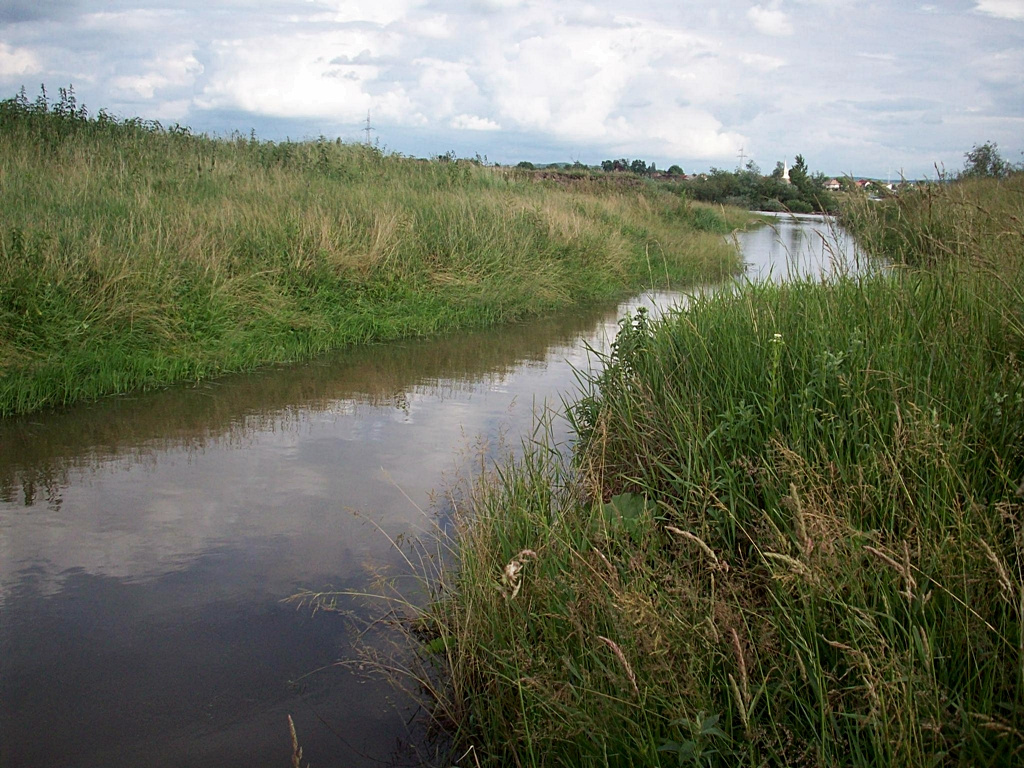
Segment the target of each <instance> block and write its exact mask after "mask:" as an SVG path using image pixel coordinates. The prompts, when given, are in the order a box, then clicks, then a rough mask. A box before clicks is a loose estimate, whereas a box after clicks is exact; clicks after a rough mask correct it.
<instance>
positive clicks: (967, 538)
mask: <svg viewBox="0 0 1024 768" xmlns="http://www.w3.org/2000/svg"><path fill="white" fill-rule="evenodd" d="M1022 182H1024V180H1022V179H1021V177H1019V176H1018V177H1017V178H1015V179H1012V180H1011V181H1009V182H1003V185H1002V186H999V187H996V186H994V185H986V184H979V185H977V186H971V187H954V188H952V189H948V190H941V191H935V190H930V191H926V192H924V193H921V196H920V197H918V198H914V199H903V200H900V201H891V202H889V203H886V204H884V205H883V207H875V208H871V207H870V206H871V205H873V204H870V203H865V206H866V207H865V208H864V209H862V210H859V211H856V212H855V215H854V217H853V221H854V227H855V229H856V231H857V234H858V236H859V237H860V238H861V240H862V242H864V243H866V244H868V245H869V247H872V248H874V249H875V251H876V253H880V254H884V255H886V256H888V257H890V258H892V259H895V260H896V262H897V263H896V264H895V265H894V268H893V269H891V270H889V271H888V272H887V273H885V274H882V275H874V276H870V277H865V276H848V277H840V278H838V279H835V280H833V281H831V282H830V283H828V284H816V283H812V282H810V281H797V282H793V283H790V284H787V285H773V284H759V285H751V286H749V287H747V288H746V289H744V290H742V291H740V292H739V293H737V294H725V293H721V294H716V295H713V296H706V297H703V298H700V299H697V300H696V301H695V302H694V303H693V304H692V305H691V306H690V307H689V308H688V309H687V310H685V311H684V312H681V313H679V314H677V315H675V316H672V317H669V318H667V319H666V320H664V321H662V322H659V323H652V322H651V321H650V320H649V319H648V318H647V317H646V316H645V315H643V314H640V315H637V316H635V317H633V318H629V319H628V320H626V321H625V322H624V323H623V325H622V327H621V329H620V333H619V336H618V338H617V340H616V343H615V347H614V350H613V352H612V354H611V355H610V357H609V359H608V361H607V366H606V368H605V369H604V370H603V371H602V372H599V373H594V374H592V375H590V376H588V377H586V378H585V379H584V381H583V382H582V390H581V392H580V393H579V395H578V397H577V399H576V401H575V402H574V403H572V404H571V405H570V408H569V413H570V418H571V420H572V423H573V426H574V428H575V431H576V436H577V437H576V443H575V448H574V453H573V459H572V461H571V462H566V461H565V460H563V459H562V458H561V457H560V456H559V454H558V452H557V451H556V450H554V448H553V446H551V445H549V444H547V443H546V442H545V440H544V439H540V440H537V441H535V442H534V443H533V444H532V445H531V446H527V450H526V452H525V455H524V456H523V457H522V458H521V459H518V460H516V461H510V462H509V463H508V464H507V465H505V466H503V467H502V468H500V469H499V470H497V471H496V474H495V475H493V476H490V477H482V478H480V480H479V482H478V483H476V484H475V486H474V488H473V490H472V495H471V499H470V503H469V504H467V505H465V506H464V507H463V509H464V511H463V512H462V513H461V514H460V515H459V516H458V518H457V526H456V531H455V534H454V537H455V543H454V545H453V551H454V552H455V553H456V556H455V559H454V562H452V563H450V564H449V565H448V566H446V567H442V568H440V569H439V570H438V571H436V572H434V574H433V579H432V584H433V587H434V595H435V599H434V601H433V602H432V604H431V605H430V606H429V608H428V609H427V610H426V611H425V612H424V614H423V616H422V617H421V623H422V626H423V628H424V631H426V633H427V637H428V638H429V643H428V644H427V645H425V649H426V650H427V651H429V652H430V653H429V654H428V659H429V660H430V661H432V662H433V663H436V664H437V665H438V667H439V668H440V669H443V670H444V671H445V674H444V676H442V678H441V680H442V681H443V684H437V685H435V686H434V688H433V694H434V697H435V702H436V703H435V711H436V712H437V714H438V718H439V719H440V720H441V721H443V722H446V723H448V724H449V726H450V727H451V728H452V730H453V732H454V734H455V738H456V743H457V744H458V745H459V750H464V749H467V748H469V747H472V748H473V753H474V755H475V756H476V757H477V759H478V760H479V762H480V764H489V765H552V766H554V765H566V766H568V765H615V766H619V765H621V766H626V765H641V764H643V765H665V766H668V765H673V766H674V765H689V764H695V765H716V766H718V765H720V766H737V765H740V766H765V765H779V766H795V765H808V766H839V765H844V766H845V765H856V766H878V765H910V766H926V765H927V766H935V765H949V766H953V765H972V766H981V765H985V766H1009V765H1014V764H1020V763H1021V762H1024V632H1022V617H1024V616H1022V615H1024V498H1022V495H1024V485H1022V480H1024V439H1022V438H1024V377H1022V370H1021V362H1020V361H1021V354H1022V352H1024V323H1022V317H1024V302H1022V288H1024V258H1022V257H1024V227H1022V224H1021V220H1022V216H1024V197H1022V196H1021V192H1022V190H1024V183H1022ZM929 208H930V209H931V213H932V215H933V216H934V217H935V220H936V221H937V222H941V223H937V224H936V226H941V227H943V230H942V232H943V234H941V235H940V234H939V232H938V230H926V231H923V229H924V228H925V225H924V222H926V221H927V215H928V210H929ZM922 217H923V218H922ZM954 244H957V245H954ZM929 248H931V249H932V250H928V249H929ZM880 249H884V250H880ZM918 265H926V266H925V268H921V267H919V266H918Z"/></svg>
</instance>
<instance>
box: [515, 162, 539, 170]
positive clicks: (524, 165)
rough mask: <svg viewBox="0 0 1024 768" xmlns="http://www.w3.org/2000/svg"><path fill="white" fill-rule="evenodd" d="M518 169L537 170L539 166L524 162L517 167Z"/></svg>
mask: <svg viewBox="0 0 1024 768" xmlns="http://www.w3.org/2000/svg"><path fill="white" fill-rule="evenodd" d="M516 168H522V169H523V170H525V171H535V170H537V166H536V165H534V164H533V163H531V162H530V161H529V160H523V161H522V162H521V163H519V164H517V165H516Z"/></svg>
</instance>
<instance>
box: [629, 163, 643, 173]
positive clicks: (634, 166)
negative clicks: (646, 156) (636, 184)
mask: <svg viewBox="0 0 1024 768" xmlns="http://www.w3.org/2000/svg"><path fill="white" fill-rule="evenodd" d="M629 170H631V171H632V172H633V173H637V174H641V175H643V174H645V173H647V163H646V162H645V161H643V160H634V161H633V162H632V163H630V164H629Z"/></svg>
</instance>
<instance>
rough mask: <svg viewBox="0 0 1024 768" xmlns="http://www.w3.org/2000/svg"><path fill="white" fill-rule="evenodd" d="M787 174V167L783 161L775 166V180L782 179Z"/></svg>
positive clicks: (773, 176) (773, 174)
mask: <svg viewBox="0 0 1024 768" xmlns="http://www.w3.org/2000/svg"><path fill="white" fill-rule="evenodd" d="M785 173H786V165H785V163H783V162H782V161H781V160H779V162H777V163H776V164H775V170H774V171H772V178H773V179H781V178H782V176H783V174H785Z"/></svg>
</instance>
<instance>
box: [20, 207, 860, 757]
mask: <svg viewBox="0 0 1024 768" xmlns="http://www.w3.org/2000/svg"><path fill="white" fill-rule="evenodd" d="M822 229H825V228H824V227H823V225H822V222H821V220H800V221H796V220H790V219H782V220H780V221H779V223H778V225H777V227H776V230H777V233H776V232H774V231H773V230H771V229H762V230H757V231H754V232H751V233H745V234H742V235H740V236H739V241H740V245H741V247H742V249H743V252H744V254H745V256H746V258H747V259H748V260H749V261H750V262H751V266H750V269H749V272H748V274H749V275H750V276H751V278H752V279H779V278H780V276H782V275H783V274H785V270H784V269H783V268H782V267H783V265H784V264H785V262H786V261H787V259H788V260H789V262H791V263H793V262H796V263H798V264H800V265H802V266H800V267H799V269H810V270H812V271H813V270H817V269H821V258H820V256H821V249H820V244H821V243H822V242H828V241H827V240H826V241H823V240H822V238H821V237H820V236H819V235H817V234H815V232H816V231H818V230H822ZM826 237H828V235H826ZM831 247H832V248H833V249H835V248H836V247H837V246H836V245H833V246H831ZM838 247H839V248H843V247H844V245H843V244H842V243H840V244H839V246H838ZM815 264H817V265H818V266H814V265H815ZM772 265H774V267H773V266H772ZM681 298H682V297H681V296H680V295H679V294H675V293H653V294H644V295H643V296H640V297H638V298H636V299H634V300H632V301H630V302H625V303H623V304H620V305H619V306H616V307H606V308H599V309H594V310H590V311H585V312H576V313H572V314H567V315H562V316H558V317H554V318H548V319H545V320H541V321H537V322H534V323H529V324H524V325H519V326H515V327H512V328H507V329H500V330H495V331H491V332H486V333H477V334H470V335H463V336H459V337H457V338H451V339H441V340H435V341H428V342H417V343H409V344H395V345H388V346H377V347H369V348H365V349H359V350H352V351H347V352H344V353H339V354H336V355H333V356H329V357H326V358H323V359H320V360H317V361H315V362H312V363H309V364H305V365H296V366H289V367H282V368H277V369H273V370H269V371H264V372H261V373H257V374H252V375H245V376H235V377H227V378H223V379H219V380H217V381H215V382H209V383H204V384H201V385H198V386H194V387H175V388H172V389H169V390H166V391H163V392H159V393H154V394H146V395H139V396H133V397H124V398H116V399H110V400H107V401H105V402H102V403H99V404H97V405H93V406H86V407H81V408H75V409H71V410H69V411H66V412H63V413H59V414H44V415H37V416H34V417H31V418H26V419H15V420H8V421H6V422H0V765H2V766H4V767H5V768H20V767H21V766H39V765H46V766H48V767H49V768H71V767H74V768H90V767H92V766H104V768H109V767H111V766H120V765H125V766H128V765H131V766H137V765H146V766H183V765H188V766H195V767H202V766H218V768H219V767H220V766H233V765H239V766H241V765H245V766H264V765H266V766H272V765H273V766H281V765H287V764H289V760H290V756H291V742H290V737H289V733H288V725H287V715H288V714H291V715H292V716H293V717H294V720H295V724H296V728H297V730H298V734H299V737H300V741H301V743H302V746H303V748H304V750H305V755H306V759H307V760H309V761H311V762H312V763H313V764H315V765H322V766H331V765H348V766H370V765H374V766H377V765H381V764H408V763H410V762H413V761H414V760H415V755H414V752H412V751H411V750H410V749H409V748H408V743H409V741H410V739H411V740H413V741H415V738H416V737H415V736H410V734H409V729H408V725H407V724H408V723H409V722H410V721H412V722H416V719H415V717H414V715H415V714H416V713H415V711H414V710H413V709H412V705H411V703H410V701H409V700H408V699H407V698H406V697H403V696H401V695H399V694H398V693H397V692H396V691H395V690H394V689H393V688H391V687H390V686H389V685H387V684H385V683H383V682H381V681H379V680H377V679H374V678H372V677H368V676H367V675H366V674H364V673H363V672H362V671H361V670H360V669H358V668H356V667H355V666H354V664H355V662H357V661H358V658H359V655H358V643H359V640H360V638H357V637H356V635H357V631H356V630H357V629H359V627H360V624H359V619H360V618H361V617H363V616H364V615H365V614H364V613H363V612H364V610H365V608H364V607H363V606H362V604H361V603H360V602H358V601H353V602H351V603H345V604H343V606H342V607H344V608H345V609H347V610H349V611H352V614H353V615H352V616H350V617H348V618H344V617H342V616H339V615H338V614H335V613H324V612H320V613H315V614H314V613H312V612H311V611H309V610H306V609H302V610H296V608H295V607H294V606H293V605H290V604H286V603H284V602H282V600H284V599H285V598H287V597H288V596H290V595H292V594H294V593H296V592H297V591H299V590H301V589H307V588H309V589H324V588H326V587H328V586H331V587H333V588H335V589H352V590H359V589H364V588H366V587H367V585H368V584H369V583H370V582H371V581H372V579H373V578H374V577H375V575H376V574H378V573H380V572H382V571H388V570H389V569H390V571H391V572H401V571H402V566H401V561H400V556H399V554H398V553H397V552H396V550H395V548H394V547H393V546H392V545H391V544H390V543H389V537H390V538H395V537H399V536H408V535H416V534H417V533H421V532H423V531H426V530H429V526H430V523H431V518H430V509H431V500H432V491H433V490H434V489H437V488H441V487H442V486H443V485H444V484H445V483H446V482H448V481H449V480H450V479H451V478H452V477H453V476H455V475H456V474H458V473H459V472H466V471H470V470H467V467H466V463H467V462H468V463H469V464H472V462H474V461H475V460H476V459H475V457H476V456H477V455H478V454H479V453H480V452H481V451H483V452H485V453H491V454H493V453H494V452H495V451H496V450H497V448H496V446H497V445H498V443H499V442H500V441H501V437H500V436H501V435H505V436H506V437H505V439H506V440H507V442H508V443H510V444H515V443H517V442H518V439H519V436H520V435H524V434H526V433H527V432H528V430H529V429H530V427H531V425H532V423H533V419H534V412H535V410H536V409H538V408H541V407H543V405H544V404H545V403H549V404H553V405H557V403H558V402H559V399H560V396H561V395H562V394H563V393H567V392H571V391H573V389H574V387H575V381H576V379H575V373H574V371H575V370H576V369H583V368H586V367H588V366H589V365H591V363H592V360H591V357H592V354H591V352H589V351H588V349H590V348H593V349H606V348H607V346H608V344H609V343H610V340H611V339H612V338H613V336H614V333H615V330H616V328H617V323H618V319H619V318H620V317H622V316H623V314H624V313H626V312H629V311H632V310H633V309H635V308H636V307H637V306H640V305H644V306H647V307H648V308H649V309H651V310H652V311H653V312H655V313H656V312H657V311H659V310H660V309H661V308H664V307H666V306H670V305H673V304H675V303H677V302H679V301H680V300H681ZM560 434H562V435H564V434H565V432H564V429H563V430H562V431H561V432H560ZM460 467H461V468H460ZM373 637H374V634H373V629H372V628H371V630H370V632H369V634H365V635H363V636H362V638H361V640H362V642H364V643H365V642H370V643H372V642H373ZM339 661H341V662H345V663H343V664H342V665H338V664H336V662H339Z"/></svg>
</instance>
